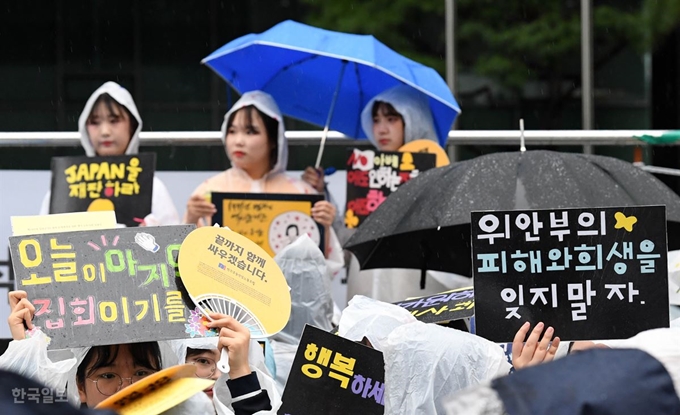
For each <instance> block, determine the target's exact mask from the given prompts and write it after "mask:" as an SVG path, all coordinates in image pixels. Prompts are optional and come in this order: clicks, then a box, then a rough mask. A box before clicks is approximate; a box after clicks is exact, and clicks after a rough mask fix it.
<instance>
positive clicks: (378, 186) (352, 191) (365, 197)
mask: <svg viewBox="0 0 680 415" xmlns="http://www.w3.org/2000/svg"><path fill="white" fill-rule="evenodd" d="M436 159H437V156H436V155H435V154H430V153H410V152H405V153H401V152H397V151H394V152H380V151H375V150H363V151H362V150H358V149H356V148H355V149H353V150H350V154H349V158H348V160H347V206H346V209H345V226H347V227H348V228H350V229H352V228H356V227H357V226H359V225H360V224H361V223H362V222H363V221H364V220H365V219H366V218H367V217H368V215H370V214H371V212H373V211H374V210H376V209H377V208H378V206H380V204H382V202H384V201H385V199H387V196H389V195H390V194H392V193H394V192H396V191H397V189H398V188H399V186H401V185H402V184H404V183H406V182H407V181H409V180H411V179H412V178H414V177H416V176H418V174H419V173H420V172H422V171H425V170H428V169H431V168H434V167H435V166H436Z"/></svg>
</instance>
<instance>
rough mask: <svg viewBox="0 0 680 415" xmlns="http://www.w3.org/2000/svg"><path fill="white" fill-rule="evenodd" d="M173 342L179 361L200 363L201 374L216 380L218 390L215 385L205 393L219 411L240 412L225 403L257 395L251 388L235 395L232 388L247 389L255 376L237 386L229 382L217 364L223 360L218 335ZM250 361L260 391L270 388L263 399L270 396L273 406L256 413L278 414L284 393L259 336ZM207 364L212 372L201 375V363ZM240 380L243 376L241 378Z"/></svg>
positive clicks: (231, 413) (264, 414)
mask: <svg viewBox="0 0 680 415" xmlns="http://www.w3.org/2000/svg"><path fill="white" fill-rule="evenodd" d="M169 343H170V346H171V347H172V350H173V351H174V353H175V356H176V358H177V360H178V361H179V362H182V363H192V364H194V365H196V366H197V375H198V376H199V377H206V378H209V379H214V380H216V382H215V386H214V390H213V388H211V389H209V390H206V391H204V394H206V395H207V396H208V397H209V398H211V399H212V401H213V403H214V405H215V408H216V409H217V413H218V414H225V415H233V414H234V413H237V414H238V413H239V411H238V410H234V409H232V408H231V407H230V406H227V405H225V403H230V404H231V405H233V404H234V403H237V402H239V401H242V400H243V399H248V398H250V399H251V400H252V398H253V397H254V395H256V393H254V392H257V391H254V392H250V391H248V393H245V394H243V395H242V396H239V397H237V398H233V397H232V389H233V390H243V388H247V387H249V386H250V384H249V383H252V380H253V379H248V380H247V381H250V382H249V383H244V382H243V381H240V383H241V384H240V385H237V386H236V388H235V387H234V383H233V381H232V383H231V384H228V383H227V381H228V379H229V376H228V375H226V374H222V373H220V371H219V370H218V369H217V368H216V362H217V361H219V358H220V353H219V351H218V350H217V338H216V337H204V338H194V339H186V340H172V341H170V342H169ZM248 363H249V364H250V370H251V371H252V374H251V375H250V376H251V377H253V376H254V377H256V378H257V385H256V386H257V388H259V390H260V392H259V394H260V395H263V394H262V391H266V394H265V395H264V396H260V400H262V399H263V398H264V397H267V398H268V400H269V402H270V405H271V408H272V409H270V410H262V411H259V412H255V413H256V414H261V415H267V414H276V411H277V410H278V408H279V406H280V405H281V395H280V393H279V391H278V390H277V387H276V384H275V382H274V379H273V377H272V376H271V375H270V373H269V371H268V370H267V367H266V365H265V361H264V355H263V354H262V347H261V346H260V344H259V343H258V342H257V341H256V340H251V341H250V348H249V351H248ZM206 365H207V366H211V372H212V373H211V375H210V376H201V375H202V374H199V373H198V372H199V370H200V367H201V366H206ZM237 381H239V380H238V379H237ZM228 385H229V386H228ZM251 389H252V388H251ZM243 392H246V390H243ZM248 404H249V406H250V407H252V406H254V405H253V404H252V403H246V405H248Z"/></svg>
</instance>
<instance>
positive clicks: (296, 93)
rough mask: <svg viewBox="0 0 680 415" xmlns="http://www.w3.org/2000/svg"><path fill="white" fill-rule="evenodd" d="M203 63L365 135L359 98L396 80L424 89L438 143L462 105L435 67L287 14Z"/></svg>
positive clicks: (329, 124) (284, 104) (289, 107)
mask: <svg viewBox="0 0 680 415" xmlns="http://www.w3.org/2000/svg"><path fill="white" fill-rule="evenodd" d="M202 63H204V64H206V65H208V66H209V67H210V68H212V69H213V70H214V71H215V72H216V73H217V74H218V75H220V76H221V77H222V78H223V79H224V80H225V81H227V82H228V83H229V84H230V85H231V86H233V87H234V88H235V89H236V90H237V91H239V92H241V93H243V92H246V91H252V90H256V89H259V90H262V91H265V92H267V93H269V94H271V95H272V96H273V97H274V99H276V101H277V103H278V104H279V107H280V108H281V111H282V112H283V113H284V114H286V115H288V116H291V117H294V118H298V119H301V120H305V121H308V122H311V123H314V124H318V125H324V126H325V129H324V131H325V132H327V131H328V129H329V128H330V129H333V130H337V131H340V132H342V133H344V134H346V135H348V136H351V137H356V138H366V135H365V134H364V132H363V131H362V129H361V120H360V114H361V111H362V110H363V108H364V106H365V105H366V104H367V103H368V101H370V100H371V98H373V97H374V96H376V95H377V94H379V93H380V92H382V91H384V90H386V89H388V88H391V87H393V86H395V85H399V84H402V83H403V84H406V85H409V86H411V87H413V88H415V89H417V90H418V91H420V92H422V93H424V94H426V95H427V96H428V98H429V103H430V108H431V110H432V115H433V118H434V123H435V130H436V132H437V136H438V137H439V143H440V144H441V145H442V146H443V145H445V143H446V140H447V137H448V133H449V130H450V129H451V125H452V124H453V121H454V119H455V118H456V116H457V115H458V114H459V113H460V107H459V106H458V103H457V102H456V100H455V99H454V97H453V95H452V94H451V91H450V90H449V88H448V86H447V85H446V82H444V80H443V79H442V77H441V76H440V75H439V74H438V73H437V72H436V71H435V70H434V69H432V68H430V67H427V66H424V65H422V64H420V63H418V62H415V61H413V60H411V59H408V58H406V57H404V56H402V55H400V54H398V53H397V52H395V51H393V50H392V49H390V48H388V47H387V46H385V45H384V44H382V43H380V42H379V41H378V40H377V39H376V38H375V37H373V36H370V35H356V34H349V33H340V32H333V31H330V30H324V29H319V28H316V27H312V26H308V25H305V24H302V23H298V22H295V21H292V20H287V21H285V22H282V23H279V24H277V25H276V26H274V27H272V28H271V29H269V30H267V31H266V32H263V33H259V34H249V35H245V36H242V37H240V38H238V39H235V40H233V41H231V42H229V43H227V44H226V45H224V46H222V47H221V48H219V49H217V50H216V51H214V52H213V53H211V54H210V55H209V56H208V57H206V58H205V59H203V61H202ZM324 139H325V134H324ZM323 141H325V140H322V149H321V151H323ZM320 156H321V152H320V154H319V158H320ZM317 165H318V160H317Z"/></svg>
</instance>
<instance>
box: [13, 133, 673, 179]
mask: <svg viewBox="0 0 680 415" xmlns="http://www.w3.org/2000/svg"><path fill="white" fill-rule="evenodd" d="M670 131H671V130H525V131H524V144H525V145H526V146H532V145H533V146H583V148H584V152H589V151H588V150H589V149H592V146H641V147H643V146H647V145H649V144H648V143H647V142H645V141H643V140H641V139H640V138H638V137H641V136H652V137H660V136H662V135H663V134H665V133H668V132H670ZM321 134H322V131H287V132H286V138H287V139H288V144H289V145H291V146H299V145H315V144H316V143H317V141H319V140H321ZM521 134H522V133H521V132H520V131H519V130H452V131H450V132H449V138H448V141H447V146H446V147H447V152H448V154H449V159H451V160H452V161H455V160H458V157H457V155H458V151H457V148H458V146H469V145H504V146H508V145H510V146H512V145H516V146H517V149H518V150H519V148H520V140H521ZM139 138H140V145H142V146H166V145H167V146H212V145H214V146H221V145H222V141H221V138H220V132H219V131H158V132H155V131H143V132H141V133H140V134H139ZM353 143H366V141H365V140H357V139H354V138H350V137H348V136H346V135H344V134H342V133H339V132H337V131H331V132H329V133H328V139H327V141H326V145H330V146H348V145H352V144H353ZM79 145H80V135H79V134H78V132H75V131H73V132H0V147H74V146H79ZM664 145H673V146H674V145H680V141H676V142H672V143H666V144H664ZM640 167H641V168H643V169H645V170H647V171H650V172H652V173H659V174H667V175H673V176H680V170H677V169H669V168H663V167H654V166H644V165H640Z"/></svg>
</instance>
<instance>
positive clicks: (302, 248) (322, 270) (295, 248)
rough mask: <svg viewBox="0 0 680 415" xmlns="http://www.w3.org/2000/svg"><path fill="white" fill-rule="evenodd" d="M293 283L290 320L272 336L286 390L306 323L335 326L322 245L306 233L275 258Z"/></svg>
mask: <svg viewBox="0 0 680 415" xmlns="http://www.w3.org/2000/svg"><path fill="white" fill-rule="evenodd" d="M274 260H275V261H276V263H277V264H278V266H279V268H281V271H282V272H283V275H284V276H285V277H286V282H288V285H289V286H290V297H291V311H290V318H289V319H288V324H286V327H284V328H283V330H281V332H280V333H277V334H276V335H275V336H273V337H272V338H271V345H272V349H273V350H274V360H275V362H276V384H277V386H278V387H279V390H281V391H283V387H284V386H285V385H286V381H287V380H288V375H289V373H290V368H291V366H292V365H293V359H294V358H295V353H296V351H297V348H298V344H299V343H300V337H301V336H302V331H303V330H304V328H305V325H306V324H310V325H312V326H314V327H318V328H320V329H322V330H326V331H329V330H331V329H332V328H333V324H332V323H331V321H332V319H333V308H334V304H333V299H332V298H331V278H330V276H329V275H328V273H327V271H326V263H325V262H324V258H323V254H322V253H321V251H320V250H319V247H318V246H316V244H315V243H314V242H313V241H312V240H311V239H310V238H309V237H308V236H307V235H303V236H302V237H300V238H298V240H297V241H295V242H293V243H292V244H290V245H288V246H287V247H285V248H284V249H283V250H282V251H281V252H279V253H278V254H277V255H276V257H275V258H274Z"/></svg>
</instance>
